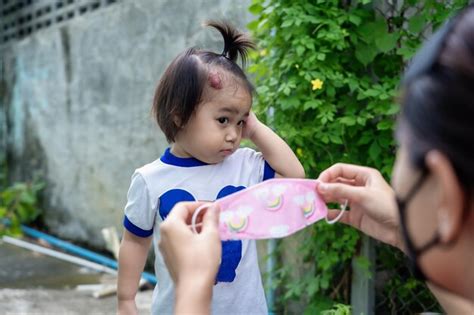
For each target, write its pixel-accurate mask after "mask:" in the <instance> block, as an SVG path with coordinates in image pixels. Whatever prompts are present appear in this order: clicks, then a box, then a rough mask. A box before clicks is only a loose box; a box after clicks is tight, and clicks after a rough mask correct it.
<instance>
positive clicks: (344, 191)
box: [317, 182, 366, 204]
mask: <svg viewBox="0 0 474 315" xmlns="http://www.w3.org/2000/svg"><path fill="white" fill-rule="evenodd" d="M365 189H366V188H365V187H358V186H351V185H347V184H340V183H324V182H321V183H319V185H318V186H317V190H318V192H319V193H320V194H321V196H322V197H323V199H324V201H326V202H340V201H341V200H347V201H348V202H349V204H351V203H360V202H361V201H362V199H363V198H364V196H365V194H366V191H365Z"/></svg>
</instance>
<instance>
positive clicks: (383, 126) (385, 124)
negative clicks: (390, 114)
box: [377, 120, 393, 130]
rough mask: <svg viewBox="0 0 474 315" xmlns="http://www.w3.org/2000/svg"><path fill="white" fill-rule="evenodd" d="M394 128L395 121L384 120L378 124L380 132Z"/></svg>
mask: <svg viewBox="0 0 474 315" xmlns="http://www.w3.org/2000/svg"><path fill="white" fill-rule="evenodd" d="M392 127H393V121H387V120H384V121H381V122H379V123H378V124H377V129H378V130H387V129H391V128H392Z"/></svg>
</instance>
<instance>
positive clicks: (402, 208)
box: [395, 170, 440, 281]
mask: <svg viewBox="0 0 474 315" xmlns="http://www.w3.org/2000/svg"><path fill="white" fill-rule="evenodd" d="M427 176H428V171H427V170H424V171H423V173H422V174H421V176H420V178H418V180H417V181H416V183H415V185H413V187H412V188H411V189H410V190H409V192H408V194H407V196H406V197H405V198H404V199H402V198H400V197H398V196H397V197H395V198H396V201H397V206H398V213H399V215H400V225H401V229H402V235H403V238H404V241H405V246H406V249H407V251H408V257H409V258H410V262H411V269H412V272H413V274H414V276H415V277H416V278H418V279H419V280H422V281H426V280H427V278H426V276H425V274H424V273H423V271H422V270H421V268H420V266H419V263H418V259H419V257H420V256H421V255H422V254H423V253H425V252H426V251H428V250H429V249H431V248H432V247H433V246H435V245H438V244H439V243H440V237H439V234H438V233H435V235H434V236H433V237H432V238H431V240H430V241H428V242H427V243H426V244H424V245H422V246H421V247H419V248H416V247H415V244H414V243H413V241H412V238H411V237H410V233H409V231H408V222H407V213H406V212H407V211H406V209H407V207H408V204H409V202H410V201H411V200H412V199H413V196H414V195H415V194H416V193H417V192H418V190H419V189H420V188H421V187H422V186H423V182H424V181H425V179H426V178H427Z"/></svg>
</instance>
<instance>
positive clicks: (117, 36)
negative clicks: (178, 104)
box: [0, 0, 251, 247]
mask: <svg viewBox="0 0 474 315" xmlns="http://www.w3.org/2000/svg"><path fill="white" fill-rule="evenodd" d="M249 3H250V1H232V0H207V1H206V0H200V1H197V0H196V1H194V0H186V1H173V0H168V1H166V0H139V1H132V0H125V1H122V2H121V3H117V4H115V5H113V6H109V7H105V8H102V9H99V10H96V11H95V12H93V13H90V14H88V15H86V16H83V17H82V16H80V17H76V18H74V19H71V20H70V21H68V22H67V23H62V24H60V25H58V26H52V27H50V28H47V29H44V30H40V31H38V32H36V33H34V34H33V35H30V36H28V37H27V38H25V39H22V40H21V41H15V42H11V43H9V44H8V45H6V46H4V47H1V48H0V74H1V78H0V111H1V113H0V122H1V123H2V128H0V132H1V134H0V149H1V148H3V147H2V143H5V141H6V147H7V148H8V149H7V160H8V164H9V168H10V176H11V179H12V180H28V179H31V178H32V177H33V176H34V175H35V174H37V173H38V174H39V175H40V176H42V178H43V180H44V181H45V182H46V183H47V186H46V190H45V192H44V209H45V214H46V215H45V219H46V224H47V225H48V227H49V229H50V230H51V232H52V233H53V234H56V235H59V236H61V237H63V238H66V239H72V240H75V241H83V242H86V243H88V244H90V245H93V246H99V247H101V246H102V245H103V241H102V237H101V234H100V230H101V228H103V227H107V226H116V227H118V228H119V229H120V230H121V220H122V217H123V207H124V205H125V202H126V193H127V189H128V185H129V183H130V176H131V174H132V172H133V170H134V169H135V168H137V167H139V166H141V165H143V164H145V163H147V162H150V161H152V160H154V159H156V158H157V157H159V156H160V155H161V153H162V152H163V150H164V149H165V148H166V146H167V143H166V140H165V138H164V136H163V135H162V133H161V132H160V131H159V129H158V128H157V127H156V126H155V124H154V122H153V121H152V119H151V117H150V105H151V100H152V97H153V92H154V88H155V86H156V83H157V81H158V79H159V77H160V75H161V73H162V72H163V70H164V68H165V67H166V65H167V64H168V63H169V62H170V61H171V60H172V59H173V58H174V57H175V56H176V55H177V54H178V53H179V52H181V51H183V50H184V49H185V48H187V47H190V46H200V47H210V48H213V49H216V50H217V51H220V50H221V49H222V47H221V46H222V44H221V43H220V37H219V36H218V34H217V32H215V31H213V30H210V29H207V30H206V29H205V28H203V27H202V26H201V23H202V22H203V21H204V20H205V19H227V20H229V21H231V22H233V24H235V25H237V26H239V27H240V28H244V27H245V25H246V23H247V22H248V21H250V19H251V16H249V14H248V12H247V6H248V4H249ZM2 139H3V141H2ZM5 139H6V140H5ZM3 149H5V148H3Z"/></svg>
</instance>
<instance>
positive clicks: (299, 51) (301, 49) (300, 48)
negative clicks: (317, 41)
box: [296, 46, 305, 56]
mask: <svg viewBox="0 0 474 315" xmlns="http://www.w3.org/2000/svg"><path fill="white" fill-rule="evenodd" d="M304 51H305V48H304V46H297V47H296V54H297V55H298V56H302V55H303V53H304Z"/></svg>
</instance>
